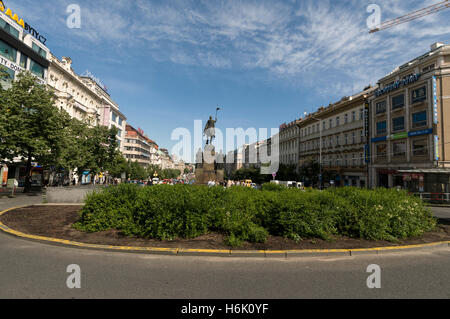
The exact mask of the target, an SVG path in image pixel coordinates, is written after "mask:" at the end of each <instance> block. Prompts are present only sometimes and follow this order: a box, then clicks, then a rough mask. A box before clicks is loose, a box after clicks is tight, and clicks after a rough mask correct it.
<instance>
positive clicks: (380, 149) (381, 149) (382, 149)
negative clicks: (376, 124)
mask: <svg viewBox="0 0 450 319" xmlns="http://www.w3.org/2000/svg"><path fill="white" fill-rule="evenodd" d="M377 157H379V158H386V157H387V144H378V145H377Z"/></svg>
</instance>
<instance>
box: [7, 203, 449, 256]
mask: <svg viewBox="0 0 450 319" xmlns="http://www.w3.org/2000/svg"><path fill="white" fill-rule="evenodd" d="M80 210H81V206H39V205H37V206H30V207H26V208H20V209H15V210H12V211H9V212H7V213H5V214H3V215H2V216H0V221H1V222H2V223H3V224H5V225H6V226H8V227H10V228H12V229H14V230H17V231H20V232H22V233H25V234H31V235H38V236H45V237H51V238H59V239H66V240H71V241H76V242H80V243H86V244H101V245H114V246H136V247H168V248H191V249H230V248H231V247H229V246H227V245H225V244H224V243H223V240H224V237H225V236H224V235H223V234H218V233H210V234H207V235H204V236H200V237H197V238H194V239H182V238H180V239H175V240H172V241H160V240H155V239H147V238H137V237H127V236H124V235H123V234H121V232H120V231H118V230H108V231H104V232H98V233H86V232H82V231H78V230H76V229H74V228H73V227H72V225H73V224H74V223H75V222H76V221H77V220H78V218H79V212H80ZM439 241H450V222H449V220H440V223H439V225H438V227H437V229H436V230H435V231H432V232H428V233H426V234H424V236H422V237H420V238H412V239H408V240H401V241H398V242H388V241H372V240H364V239H353V238H347V237H335V238H334V239H333V240H332V241H325V240H321V239H305V240H302V241H300V242H298V243H297V242H295V241H294V240H290V239H286V238H283V237H277V236H269V238H268V239H267V242H266V243H264V244H255V243H244V244H243V246H242V247H239V248H238V250H299V249H356V248H374V247H387V246H398V245H413V244H426V243H433V242H439Z"/></svg>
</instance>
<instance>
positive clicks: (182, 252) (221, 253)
mask: <svg viewBox="0 0 450 319" xmlns="http://www.w3.org/2000/svg"><path fill="white" fill-rule="evenodd" d="M32 206H33V205H32ZM38 206H39V205H38ZM25 207H30V205H26V206H18V207H12V208H8V209H6V210H3V211H1V212H0V216H2V215H3V214H5V213H7V212H9V211H11V210H15V209H19V208H25ZM0 230H2V231H3V232H5V233H7V234H9V235H13V236H16V237H19V238H22V239H28V240H33V241H38V242H42V243H46V244H54V245H59V246H64V247H72V248H84V249H95V250H104V251H115V252H130V253H146V254H156V255H173V256H178V255H179V256H205V257H213V256H215V257H259V258H270V257H273V258H295V257H325V256H354V255H365V254H366V255H367V254H377V255H379V254H381V253H388V252H400V251H411V250H419V249H426V248H436V247H440V246H442V247H450V241H442V242H436V243H429V244H416V245H406V246H390V247H376V248H358V249H305V250H253V251H252V250H249V251H246V250H232V249H230V250H228V249H227V250H218V249H186V248H162V247H136V246H113V245H99V244H85V243H79V242H75V241H70V240H66V239H58V238H50V237H44V236H37V235H30V234H25V233H22V232H19V231H17V230H14V229H12V228H9V227H8V226H6V225H4V224H3V223H2V222H0Z"/></svg>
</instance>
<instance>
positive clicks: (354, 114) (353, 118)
mask: <svg viewBox="0 0 450 319" xmlns="http://www.w3.org/2000/svg"><path fill="white" fill-rule="evenodd" d="M355 121H356V112H355V111H353V112H352V122H355Z"/></svg>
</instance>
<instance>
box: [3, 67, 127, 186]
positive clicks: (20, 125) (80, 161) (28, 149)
mask: <svg viewBox="0 0 450 319" xmlns="http://www.w3.org/2000/svg"><path fill="white" fill-rule="evenodd" d="M7 76H8V75H7V74H6V73H4V71H2V70H1V69H0V77H1V78H2V79H5V78H7ZM55 102H56V96H55V94H54V92H53V91H52V90H51V89H49V88H48V87H46V86H45V85H42V84H40V83H39V82H38V80H37V78H36V77H35V76H33V75H32V74H31V73H30V72H28V71H26V72H21V73H20V74H19V75H18V76H17V80H16V81H13V82H12V86H11V87H10V88H9V89H3V88H2V86H1V85H0V160H2V161H5V162H12V161H13V159H15V158H20V159H21V160H22V161H24V162H25V163H26V177H25V188H24V191H25V192H29V191H30V190H31V170H32V163H33V162H37V163H39V165H40V166H42V167H43V168H44V169H46V170H50V171H51V172H53V173H58V172H62V171H75V172H76V173H77V174H78V176H79V177H81V175H82V173H83V171H84V170H85V169H89V170H90V172H91V173H92V174H94V175H95V174H98V173H100V172H106V171H108V172H110V174H111V175H112V176H114V177H120V175H121V173H122V172H124V171H125V170H124V167H127V166H129V163H127V161H126V160H125V159H124V158H123V156H122V154H121V153H120V152H119V151H118V149H117V143H118V141H117V138H116V136H117V133H118V130H117V128H114V127H113V128H111V129H108V128H107V127H105V126H101V125H91V123H92V121H95V120H96V119H95V118H83V119H82V120H78V119H76V118H72V117H71V116H70V115H69V114H68V113H67V112H66V111H65V110H61V109H59V108H58V107H57V106H56V103H55Z"/></svg>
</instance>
